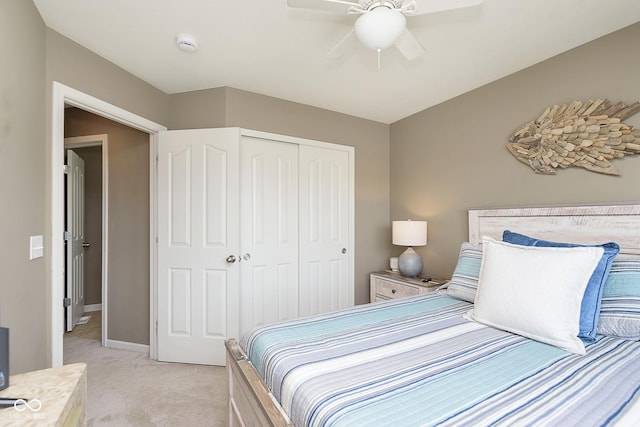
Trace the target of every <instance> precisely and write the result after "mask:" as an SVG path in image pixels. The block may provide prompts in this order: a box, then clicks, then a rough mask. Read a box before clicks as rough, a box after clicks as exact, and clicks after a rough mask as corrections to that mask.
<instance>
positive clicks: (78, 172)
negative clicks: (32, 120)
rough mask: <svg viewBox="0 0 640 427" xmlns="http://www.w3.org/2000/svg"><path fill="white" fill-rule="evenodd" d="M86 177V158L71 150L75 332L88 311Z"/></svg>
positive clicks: (70, 294)
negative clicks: (85, 238) (85, 268)
mask: <svg viewBox="0 0 640 427" xmlns="http://www.w3.org/2000/svg"><path fill="white" fill-rule="evenodd" d="M84 178H85V176H84V160H82V159H81V158H80V157H79V156H78V155H77V154H76V153H74V152H73V151H72V150H67V176H66V180H67V185H66V187H67V207H66V216H67V230H66V233H65V234H66V236H65V240H66V245H67V261H66V281H67V284H66V288H67V290H66V300H65V306H66V324H67V327H66V328H67V331H72V330H73V328H74V327H75V325H76V324H77V323H78V321H79V320H80V317H82V315H83V314H84V248H83V246H82V244H83V243H84Z"/></svg>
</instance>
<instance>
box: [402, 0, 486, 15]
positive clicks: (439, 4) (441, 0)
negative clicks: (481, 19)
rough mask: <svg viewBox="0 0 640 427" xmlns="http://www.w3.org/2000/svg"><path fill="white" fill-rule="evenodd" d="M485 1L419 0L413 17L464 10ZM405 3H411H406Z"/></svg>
mask: <svg viewBox="0 0 640 427" xmlns="http://www.w3.org/2000/svg"><path fill="white" fill-rule="evenodd" d="M483 2H484V0H418V1H416V2H415V3H416V6H415V10H414V12H413V15H424V14H426V13H435V12H442V11H444V10H452V9H462V8H464V7H472V6H478V5H481V4H482V3H483ZM405 3H409V1H406V2H405Z"/></svg>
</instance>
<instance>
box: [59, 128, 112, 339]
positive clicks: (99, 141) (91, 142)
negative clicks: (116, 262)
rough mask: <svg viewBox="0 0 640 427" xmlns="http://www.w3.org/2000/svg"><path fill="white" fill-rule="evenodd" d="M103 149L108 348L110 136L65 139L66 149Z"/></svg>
mask: <svg viewBox="0 0 640 427" xmlns="http://www.w3.org/2000/svg"><path fill="white" fill-rule="evenodd" d="M97 146H100V147H101V148H102V170H101V175H102V260H101V266H100V268H101V270H102V272H101V278H102V284H101V288H102V290H101V292H102V297H101V299H100V300H101V305H102V315H101V316H102V333H101V337H102V338H101V340H102V341H101V345H102V346H103V347H106V346H107V329H108V325H109V324H108V323H107V302H108V301H107V295H108V292H107V289H108V288H109V281H108V271H109V270H108V269H107V263H108V260H109V257H107V253H108V250H109V209H108V208H109V167H108V166H109V150H108V148H109V135H107V134H106V133H103V134H99V135H85V136H72V137H69V138H65V139H64V148H65V149H71V150H73V149H74V148H84V147H97Z"/></svg>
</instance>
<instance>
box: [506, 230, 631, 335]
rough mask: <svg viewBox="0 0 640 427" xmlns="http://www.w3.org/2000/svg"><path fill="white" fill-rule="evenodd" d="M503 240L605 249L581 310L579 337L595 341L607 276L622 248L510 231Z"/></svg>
mask: <svg viewBox="0 0 640 427" xmlns="http://www.w3.org/2000/svg"><path fill="white" fill-rule="evenodd" d="M502 240H503V241H505V242H507V243H513V244H516V245H523V246H551V247H561V248H562V247H565V248H572V247H576V246H598V247H602V248H603V249H604V253H603V255H602V258H600V262H599V263H598V265H597V266H596V269H595V270H594V271H593V274H592V275H591V279H589V283H587V289H586V290H585V291H584V297H583V298H582V306H581V308H580V332H579V333H578V337H580V339H582V341H584V342H586V343H589V342H593V341H595V338H596V331H597V328H598V319H599V317H600V305H601V301H602V290H603V289H604V282H605V281H606V280H607V276H608V275H609V271H610V270H611V263H612V262H613V259H614V258H615V256H616V255H617V254H618V252H620V246H619V245H618V244H617V243H613V242H610V243H604V244H602V245H577V244H573V243H559V242H549V241H546V240H539V239H534V238H532V237H529V236H525V235H523V234H518V233H514V232H512V231H509V230H505V231H504V233H503V234H502Z"/></svg>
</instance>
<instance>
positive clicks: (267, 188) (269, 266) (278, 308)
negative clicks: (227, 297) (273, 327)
mask: <svg viewBox="0 0 640 427" xmlns="http://www.w3.org/2000/svg"><path fill="white" fill-rule="evenodd" d="M240 188H241V189H240V194H241V197H240V236H241V237H240V240H241V244H240V248H241V257H240V266H241V273H240V292H241V296H240V301H241V304H240V333H241V334H243V333H245V332H247V331H248V330H249V329H251V328H252V327H254V326H257V325H262V324H267V323H274V322H277V321H279V320H285V319H290V318H295V317H297V315H298V146H297V145H296V144H289V143H284V142H278V141H273V140H269V139H262V138H256V137H248V136H243V137H242V139H241V142H240Z"/></svg>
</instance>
